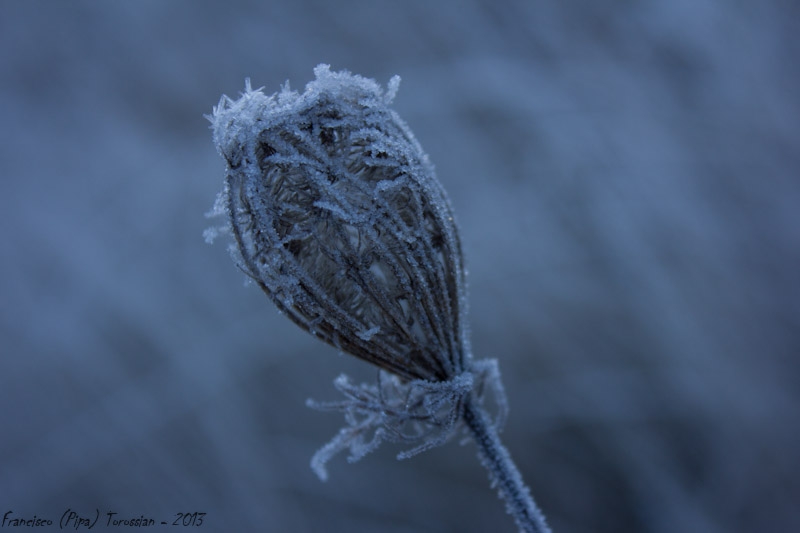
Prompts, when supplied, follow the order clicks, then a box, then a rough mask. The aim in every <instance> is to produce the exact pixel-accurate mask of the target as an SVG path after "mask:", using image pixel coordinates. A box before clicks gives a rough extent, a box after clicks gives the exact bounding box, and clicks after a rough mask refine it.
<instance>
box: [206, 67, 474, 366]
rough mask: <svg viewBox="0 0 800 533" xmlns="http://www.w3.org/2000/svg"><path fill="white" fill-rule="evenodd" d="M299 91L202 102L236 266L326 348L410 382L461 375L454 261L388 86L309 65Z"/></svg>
mask: <svg viewBox="0 0 800 533" xmlns="http://www.w3.org/2000/svg"><path fill="white" fill-rule="evenodd" d="M314 72H315V74H316V79H315V80H314V81H312V82H310V83H309V84H308V85H307V86H306V89H305V91H304V92H303V93H297V92H294V91H291V90H290V89H289V88H288V85H287V86H285V87H284V88H283V89H282V91H281V92H279V93H276V94H274V95H271V96H267V95H265V94H264V93H263V92H261V90H255V91H254V90H252V89H251V88H250V86H249V83H248V85H247V88H246V90H245V92H244V94H243V95H242V96H241V98H240V99H238V100H235V101H234V100H232V99H230V98H227V97H223V98H222V100H221V101H220V103H219V105H218V106H217V107H216V108H215V109H214V113H213V116H212V117H211V121H212V123H213V131H214V142H215V144H216V146H217V149H218V151H219V152H220V154H221V155H222V156H223V157H224V158H225V160H226V161H227V163H228V169H227V177H226V188H225V191H224V194H223V196H222V200H223V201H224V207H223V210H224V211H227V214H228V216H229V220H230V229H231V231H232V233H233V236H234V238H235V240H236V244H237V247H236V251H235V253H236V255H237V259H238V261H239V263H240V266H241V268H242V269H243V270H244V271H245V272H246V273H247V274H248V275H249V276H250V277H251V278H252V279H253V280H254V281H255V282H256V283H258V285H259V286H260V287H261V288H262V289H263V290H264V291H265V292H266V293H267V294H268V295H269V296H270V297H271V298H272V300H273V301H274V302H275V304H276V305H277V306H278V308H279V309H280V310H281V311H283V312H284V313H285V314H287V315H288V316H289V317H290V318H291V319H292V320H293V321H294V322H296V323H297V324H298V325H300V326H301V327H302V328H304V329H305V330H307V331H309V332H311V333H313V334H314V335H316V336H318V337H319V338H321V339H323V340H324V341H326V342H328V343H330V344H332V345H334V346H336V347H337V348H339V349H341V350H343V351H345V352H349V353H351V354H353V355H355V356H357V357H359V358H361V359H364V360H366V361H368V362H370V363H373V364H375V365H377V366H379V367H380V368H382V369H384V370H386V371H389V372H392V373H394V374H396V375H398V376H400V377H402V378H405V379H408V380H428V381H446V380H450V379H452V378H454V377H455V376H457V375H459V374H461V373H462V372H464V371H466V370H469V366H470V362H469V358H470V355H469V347H468V338H467V331H466V317H465V312H466V299H465V288H464V269H463V264H462V255H461V248H460V244H459V239H458V234H457V231H456V226H455V223H454V220H453V213H452V209H451V207H450V204H449V201H448V199H447V197H446V194H445V192H444V190H443V188H442V187H441V185H440V184H439V182H438V181H437V179H436V176H435V174H434V171H433V167H432V166H431V164H430V163H429V162H428V158H427V156H426V155H425V153H424V152H423V151H422V149H421V147H420V145H419V143H418V142H417V141H416V139H415V138H414V136H413V134H412V133H411V131H410V130H409V128H408V127H407V126H406V124H405V123H404V122H403V121H402V120H401V119H400V118H399V117H398V116H397V114H396V113H395V112H394V111H392V110H391V109H390V108H389V107H388V105H389V103H390V102H391V100H392V99H393V97H394V95H395V93H396V91H397V87H398V84H399V81H400V80H399V78H398V77H394V78H393V79H392V80H391V82H390V83H389V90H388V91H386V92H384V91H383V89H382V88H381V87H380V86H379V85H378V84H377V83H376V82H375V81H373V80H370V79H366V78H363V77H360V76H356V75H352V74H350V73H349V72H331V71H330V69H329V67H328V66H327V65H319V66H318V67H317V68H316V69H315V71H314Z"/></svg>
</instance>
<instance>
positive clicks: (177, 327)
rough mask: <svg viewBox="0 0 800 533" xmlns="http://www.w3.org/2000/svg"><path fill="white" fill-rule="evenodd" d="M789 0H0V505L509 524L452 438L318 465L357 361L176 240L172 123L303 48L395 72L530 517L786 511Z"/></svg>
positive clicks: (733, 522) (299, 77)
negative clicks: (452, 225)
mask: <svg viewBox="0 0 800 533" xmlns="http://www.w3.org/2000/svg"><path fill="white" fill-rule="evenodd" d="M798 5H799V4H797V3H796V2H790V1H777V0H776V1H766V2H731V1H728V0H692V1H677V2H674V1H654V0H649V1H644V0H643V1H637V2H596V1H590V0H579V1H575V2H560V1H557V0H541V1H535V2H534V1H517V2H509V1H500V0H481V1H478V0H463V1H445V0H437V1H426V2H422V1H419V2H418V1H406V2H391V3H389V2H377V1H322V0H320V1H311V0H304V1H300V0H294V1H280V2H276V1H264V2H256V1H250V2H247V1H227V2H221V1H220V2H211V1H197V2H195V1H173V0H169V1H163V0H152V1H136V2H118V1H113V2H100V1H96V2H88V1H72V2H60V1H50V2H43V1H22V0H19V1H12V0H3V1H2V2H0V228H1V229H2V234H3V240H2V242H3V245H2V256H0V257H1V259H0V351H1V352H2V353H1V354H0V512H3V513H4V512H6V511H7V510H13V512H14V516H17V517H19V516H28V517H30V516H32V515H33V514H36V515H38V516H40V517H41V516H45V517H50V518H53V519H56V520H57V519H58V518H59V517H60V515H61V513H62V512H63V511H64V510H65V509H67V508H71V509H75V510H78V511H80V512H83V513H86V514H89V513H91V514H92V515H93V514H94V512H95V509H99V510H100V512H101V514H105V513H106V512H117V513H119V515H117V516H118V517H139V516H140V515H145V516H152V517H155V518H157V519H159V520H162V519H163V520H170V521H171V520H172V519H174V517H175V515H176V513H179V512H194V511H200V512H206V513H207V515H206V517H205V523H204V525H203V526H202V528H201V530H206V531H276V532H277V531H281V532H283V531H287V532H288V531H292V532H295V531H296V532H306V531H311V532H313V531H347V532H367V531H370V532H371V531H381V532H439V531H452V532H455V531H458V532H480V531H513V529H514V528H513V522H512V521H511V518H510V517H508V516H506V515H505V512H504V505H503V504H502V502H500V501H499V500H498V499H497V497H496V495H495V493H494V492H493V491H492V490H491V489H490V488H489V486H488V482H487V477H486V473H485V472H484V471H483V469H482V468H481V466H480V464H479V463H478V460H477V458H476V457H475V449H474V446H473V445H472V444H467V445H464V446H459V444H458V442H457V441H453V442H451V443H449V444H448V445H447V446H446V447H443V448H438V449H434V450H431V451H429V452H426V453H425V454H424V455H422V456H418V457H416V458H414V459H411V460H408V461H403V462H398V461H396V460H395V458H394V456H395V454H396V453H397V452H398V451H401V450H402V448H400V447H392V446H387V447H385V448H383V449H381V450H380V451H378V452H377V453H375V454H373V455H371V456H368V457H367V458H365V459H364V460H363V461H361V462H360V463H357V464H355V465H349V464H347V462H346V460H345V458H344V457H343V456H342V457H340V458H338V459H337V460H335V461H334V462H333V463H331V465H330V466H331V468H330V474H331V479H330V480H329V481H328V482H327V483H322V482H320V481H319V480H318V479H317V478H316V477H315V476H314V475H313V473H312V472H311V470H310V468H309V466H308V464H309V459H310V457H311V455H312V454H313V453H314V451H315V450H316V449H317V448H319V447H320V446H322V445H323V444H324V443H325V442H327V440H328V439H329V438H330V437H332V436H333V435H334V434H335V433H336V431H337V429H338V427H339V426H340V424H341V420H340V415H338V414H335V413H319V412H315V411H312V410H309V409H307V408H306V407H305V404H304V402H305V399H306V398H309V397H313V398H315V399H318V400H332V399H337V394H338V393H337V392H336V391H335V390H334V389H333V386H332V385H331V380H332V379H333V378H334V377H335V376H336V375H338V374H339V373H341V372H347V373H348V374H350V375H351V376H354V377H355V378H358V379H364V380H372V379H374V377H375V372H374V370H373V369H371V368H368V367H367V365H365V364H363V363H362V362H360V361H356V360H354V359H353V358H351V357H349V356H344V355H339V354H337V353H336V351H335V350H334V349H332V348H330V347H328V346H325V345H323V344H321V343H319V342H318V341H316V340H314V339H313V338H311V337H309V336H307V335H306V334H304V333H303V332H301V331H300V330H298V329H297V328H295V327H294V326H293V325H292V324H290V323H289V322H288V321H287V320H286V319H285V318H284V317H281V316H279V315H278V313H277V312H276V311H275V310H274V309H273V307H272V305H271V303H270V302H269V300H268V299H267V298H266V297H265V296H264V295H263V294H261V293H260V292H259V291H258V290H257V289H256V288H255V287H253V286H250V287H246V286H245V285H244V283H243V281H244V276H243V274H241V272H239V271H238V270H237V269H236V268H235V267H234V266H233V264H232V262H231V261H230V259H229V257H228V254H227V252H226V249H225V245H224V244H219V243H217V244H215V245H214V246H208V245H206V244H205V243H204V241H203V238H202V232H203V230H204V228H206V227H207V226H209V225H211V224H212V222H209V221H208V220H206V219H205V218H204V213H205V212H207V211H208V210H209V208H210V207H211V205H212V203H213V200H214V197H215V195H216V193H217V191H218V190H220V189H221V186H222V182H223V175H224V163H223V161H222V159H221V158H219V157H218V156H217V154H216V153H215V151H214V148H213V145H212V144H211V139H210V131H209V129H208V126H209V124H208V122H207V121H206V120H205V119H204V118H203V114H204V113H209V112H210V111H211V107H212V105H214V104H215V103H216V102H217V101H218V99H219V96H220V94H222V93H226V94H229V95H231V96H236V95H237V94H238V93H239V92H240V91H241V90H242V89H243V87H244V79H245V77H251V78H252V80H253V84H254V86H261V85H263V86H265V87H266V88H267V91H268V92H273V91H275V90H277V89H278V88H279V86H280V84H282V83H283V82H284V81H285V80H287V79H289V80H290V81H291V83H292V85H293V87H295V88H297V89H301V88H302V87H303V86H304V84H305V83H306V82H307V81H309V80H310V79H312V78H313V74H312V69H313V67H314V66H315V65H317V64H318V63H322V62H324V63H329V64H331V65H332V68H333V69H337V70H338V69H348V70H350V71H352V72H355V73H359V74H362V75H365V76H368V77H373V78H375V79H377V80H378V81H380V82H381V83H384V84H385V83H386V82H387V81H388V80H389V78H390V77H391V76H392V75H394V74H399V75H400V76H401V77H402V78H403V81H402V84H401V87H400V92H399V95H398V97H397V99H396V103H395V108H396V109H397V110H398V112H399V113H400V114H401V116H403V117H404V118H405V120H406V121H407V122H408V123H409V124H410V126H411V128H412V129H413V130H414V132H415V133H416V135H417V137H418V138H419V140H420V142H421V143H422V145H423V147H424V148H425V150H426V151H427V152H428V153H429V154H430V156H431V159H432V160H433V162H434V163H435V164H436V167H437V172H438V175H439V178H440V179H441V181H442V182H443V183H444V185H445V187H446V189H447V190H448V191H449V193H450V195H451V199H452V202H453V204H454V206H455V209H456V213H457V215H458V219H459V223H460V227H461V231H462V239H463V242H464V245H465V250H466V254H467V262H468V266H469V283H470V295H471V297H470V301H471V309H470V311H471V315H470V316H471V325H472V330H473V347H474V351H475V356H476V357H497V358H498V359H499V360H500V365H501V370H502V371H503V374H504V381H505V384H506V389H507V392H508V396H509V399H510V405H511V413H510V418H509V421H508V424H507V426H506V430H505V432H504V440H505V442H506V444H507V446H508V447H509V449H510V451H511V453H512V455H513V456H514V458H515V459H516V461H517V463H518V465H519V467H520V469H521V470H522V472H523V475H524V477H525V479H526V480H527V481H528V483H529V484H530V486H531V489H532V491H533V494H534V495H535V497H536V498H537V500H538V502H539V504H540V505H541V507H542V508H543V510H544V512H545V513H546V515H547V517H548V519H549V521H550V523H551V525H552V526H553V528H554V530H555V532H556V533H563V532H582V531H587V532H588V531H591V532H620V531H631V532H633V531H636V532H673V531H703V532H751V531H758V532H790V531H800V510H799V509H800V453H798V450H800V359H798V357H799V356H800V274H799V272H800V270H799V267H800V215H799V214H798V213H800V211H799V210H800V174H799V171H800V141H799V139H800V137H798V135H800V98H798V95H800V61H798V58H800V40H798V39H797V35H798V34H800V24H799V21H800V9H798ZM101 520H102V519H101ZM98 528H99V526H98Z"/></svg>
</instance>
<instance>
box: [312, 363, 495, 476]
mask: <svg viewBox="0 0 800 533" xmlns="http://www.w3.org/2000/svg"><path fill="white" fill-rule="evenodd" d="M334 384H335V385H336V388H337V389H338V390H339V391H340V392H341V393H342V394H343V395H344V396H345V398H346V399H345V400H343V401H338V402H315V401H313V400H309V401H308V402H307V405H308V406H309V407H312V408H314V409H319V410H321V411H341V412H343V413H344V415H345V420H346V422H347V426H345V427H344V428H342V429H341V430H340V431H339V434H338V435H336V437H334V438H333V440H331V441H330V442H329V443H328V444H326V445H325V446H323V447H322V448H321V449H320V450H319V451H318V452H317V453H316V454H315V455H314V457H313V458H312V460H311V468H313V470H314V472H315V473H316V474H317V475H318V476H319V477H320V479H322V480H325V479H327V478H328V473H327V471H326V469H325V463H327V462H328V460H329V459H331V458H332V457H333V456H334V455H336V454H337V453H339V452H342V451H344V450H347V449H349V450H350V456H349V457H348V460H349V461H350V462H355V461H358V460H359V459H361V458H362V457H364V456H365V455H366V454H368V453H370V452H372V451H373V450H375V449H376V448H377V447H378V446H379V445H380V443H381V442H383V441H385V440H387V441H392V442H401V443H409V444H417V443H418V444H417V445H416V446H415V447H413V448H411V449H409V450H406V451H404V452H402V453H400V454H399V455H398V456H397V458H398V459H407V458H409V457H412V456H414V455H416V454H418V453H420V452H423V451H425V450H427V449H430V448H433V447H434V446H439V445H441V444H444V443H445V442H446V441H447V440H448V439H449V438H450V437H452V436H453V435H454V434H455V433H456V430H457V429H458V428H461V427H462V425H463V422H462V418H463V406H464V400H465V399H466V398H467V397H468V396H469V395H470V394H473V393H474V397H475V398H477V399H478V401H480V402H482V401H483V397H484V389H485V388H486V387H487V386H488V387H489V388H491V389H492V393H493V395H494V398H493V399H494V401H495V403H496V404H497V411H498V414H497V417H496V419H495V421H494V423H495V427H496V428H497V430H499V429H501V426H502V424H503V422H504V420H505V415H506V412H507V409H508V406H507V404H506V400H505V392H504V391H503V386H502V383H501V381H500V374H499V371H498V367H497V361H496V360H494V359H485V360H481V361H476V362H475V363H474V364H473V371H472V372H465V373H463V374H461V375H459V376H456V377H455V378H453V379H451V380H448V381H425V380H414V381H410V382H409V381H404V380H402V379H400V378H398V377H397V376H395V375H393V374H389V373H387V372H381V373H380V374H379V379H378V383H377V384H376V385H366V384H361V385H354V384H352V383H351V382H350V380H349V378H348V377H347V376H345V375H341V376H339V377H338V378H337V379H336V381H334Z"/></svg>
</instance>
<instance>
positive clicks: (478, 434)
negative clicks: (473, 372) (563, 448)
mask: <svg viewBox="0 0 800 533" xmlns="http://www.w3.org/2000/svg"><path fill="white" fill-rule="evenodd" d="M464 422H465V423H466V424H467V427H469V429H470V431H471V432H472V438H473V439H474V440H475V443H476V444H477V445H478V454H479V456H480V459H481V463H483V466H484V467H485V468H486V469H487V470H488V471H489V476H490V478H491V479H492V486H497V490H498V492H499V494H500V497H501V498H503V499H504V500H505V501H506V510H507V511H508V513H509V514H510V515H512V516H513V517H514V521H515V522H516V523H517V527H519V529H520V531H525V532H526V533H550V528H549V527H548V526H547V524H546V523H545V520H544V515H543V514H542V512H541V511H540V510H539V508H538V507H537V506H536V503H535V502H534V501H533V498H532V497H531V493H530V491H529V490H528V487H527V486H526V485H525V482H524V481H523V480H522V476H521V475H520V473H519V470H517V467H516V465H515V464H514V461H512V460H511V455H509V453H508V450H506V448H505V446H503V444H502V443H501V442H500V437H499V436H498V434H497V430H496V429H495V427H494V424H492V423H491V421H490V420H489V416H488V415H487V413H486V411H485V410H484V409H483V408H482V407H481V406H480V405H478V404H477V403H476V402H475V401H473V400H472V399H471V398H469V399H467V400H466V403H465V405H464Z"/></svg>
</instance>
